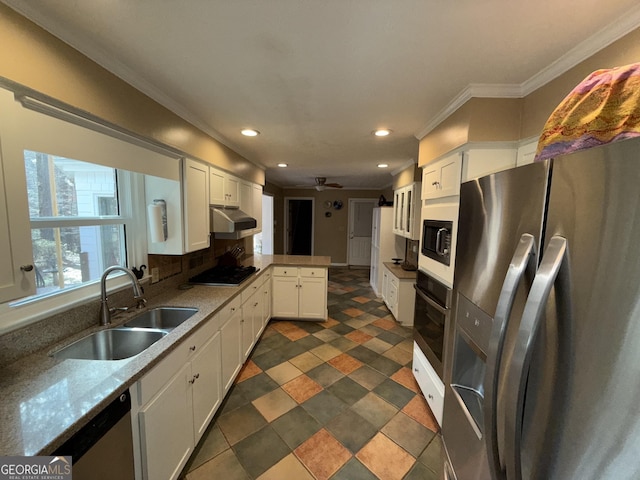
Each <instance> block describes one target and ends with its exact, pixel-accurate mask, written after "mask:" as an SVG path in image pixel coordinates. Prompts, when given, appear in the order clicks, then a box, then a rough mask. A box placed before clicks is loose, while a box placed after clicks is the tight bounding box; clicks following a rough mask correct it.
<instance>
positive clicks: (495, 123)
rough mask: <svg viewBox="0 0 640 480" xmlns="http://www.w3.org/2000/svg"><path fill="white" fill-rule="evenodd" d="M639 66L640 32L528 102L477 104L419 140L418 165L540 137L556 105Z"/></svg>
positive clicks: (487, 101) (488, 100)
mask: <svg viewBox="0 0 640 480" xmlns="http://www.w3.org/2000/svg"><path fill="white" fill-rule="evenodd" d="M638 61H640V28H639V29H636V30H635V31H633V32H631V33H629V34H628V35H626V36H624V37H623V38H621V39H620V40H618V41H616V42H614V43H612V44H611V45H609V46H608V47H606V48H603V49H602V50H601V51H600V52H598V53H596V54H595V55H593V56H591V57H589V58H588V59H586V60H584V61H583V62H581V63H579V64H578V65H576V66H575V67H573V68H571V69H570V70H568V71H567V72H566V73H564V74H563V75H561V76H559V77H558V78H556V79H554V80H552V81H551V82H549V83H548V84H546V85H544V86H542V87H540V88H539V89H537V90H536V91H534V92H532V93H530V94H529V95H527V96H526V97H524V98H519V99H507V98H472V99H470V100H469V101H467V102H466V103H465V104H464V105H462V106H461V107H460V108H459V109H458V110H456V111H455V112H454V113H453V114H451V115H450V116H449V117H448V118H446V119H445V120H444V121H443V122H442V123H440V124H439V125H438V126H437V127H436V128H434V129H433V130H432V131H431V132H429V133H428V134H427V135H425V136H424V137H423V138H422V139H421V140H420V146H419V153H418V164H419V166H424V165H425V164H427V163H429V162H431V161H433V160H435V159H437V158H438V157H441V156H442V155H444V154H446V153H447V152H450V151H451V150H454V149H455V148H458V147H460V146H461V145H464V144H465V143H468V142H488V141H513V140H520V139H525V138H529V137H534V136H537V135H540V133H541V131H542V128H543V127H544V123H545V122H546V120H547V118H548V117H549V115H550V114H551V113H552V112H553V110H554V109H555V107H556V105H558V103H560V101H562V99H563V98H564V97H565V96H566V95H567V94H568V93H569V92H570V91H571V90H572V89H573V87H575V86H576V85H577V84H578V83H580V82H581V81H582V80H583V79H584V78H585V77H586V76H587V75H589V74H590V73H591V72H593V71H595V70H598V69H601V68H611V67H615V66H621V65H626V64H629V63H634V62H638Z"/></svg>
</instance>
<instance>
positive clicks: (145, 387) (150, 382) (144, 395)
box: [137, 344, 189, 406]
mask: <svg viewBox="0 0 640 480" xmlns="http://www.w3.org/2000/svg"><path fill="white" fill-rule="evenodd" d="M183 346H184V344H182V345H179V346H178V348H176V349H175V350H174V351H173V352H171V353H170V354H169V355H167V356H166V357H165V358H164V359H162V361H161V362H160V363H158V364H157V365H156V366H155V367H153V369H152V370H151V371H150V372H149V373H147V374H146V375H145V376H144V377H142V378H141V379H140V381H139V382H138V383H137V386H138V398H139V399H140V405H141V406H142V405H146V404H147V403H148V402H149V401H150V400H151V399H152V398H153V397H154V396H155V394H156V393H158V392H159V391H160V389H161V388H162V387H164V385H166V384H167V382H168V381H169V380H170V379H171V377H173V376H174V375H175V374H176V372H178V371H179V370H180V369H181V368H182V367H183V366H184V364H185V363H186V362H187V359H188V357H189V352H188V349H186V348H181V347H183Z"/></svg>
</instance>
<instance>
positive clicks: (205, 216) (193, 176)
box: [183, 158, 210, 252]
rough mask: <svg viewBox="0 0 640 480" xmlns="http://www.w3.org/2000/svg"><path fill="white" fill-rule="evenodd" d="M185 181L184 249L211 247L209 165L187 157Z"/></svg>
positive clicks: (192, 249) (187, 250) (186, 250)
mask: <svg viewBox="0 0 640 480" xmlns="http://www.w3.org/2000/svg"><path fill="white" fill-rule="evenodd" d="M183 174H184V177H183V182H184V198H185V201H184V207H185V208H184V224H185V236H184V247H185V248H184V250H185V252H193V251H196V250H202V249H203V248H208V247H209V236H210V233H209V230H210V228H209V166H208V165H206V164H204V163H200V162H196V161H195V160H191V159H189V158H186V159H185V160H184V163H183Z"/></svg>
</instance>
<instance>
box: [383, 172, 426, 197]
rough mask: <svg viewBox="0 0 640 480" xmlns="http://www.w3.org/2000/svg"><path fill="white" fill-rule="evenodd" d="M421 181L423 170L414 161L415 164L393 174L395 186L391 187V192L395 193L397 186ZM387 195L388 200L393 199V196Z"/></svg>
mask: <svg viewBox="0 0 640 480" xmlns="http://www.w3.org/2000/svg"><path fill="white" fill-rule="evenodd" d="M420 181H422V171H421V170H420V169H419V168H418V164H417V163H414V164H413V165H409V166H408V167H407V168H405V169H404V170H402V171H401V172H399V173H397V174H396V175H394V176H393V187H392V189H391V193H393V190H395V189H397V188H400V187H404V186H406V185H409V184H411V183H413V182H420ZM385 197H386V198H387V199H388V200H391V198H389V197H387V196H386V195H385Z"/></svg>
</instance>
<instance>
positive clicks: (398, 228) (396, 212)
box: [392, 190, 402, 235]
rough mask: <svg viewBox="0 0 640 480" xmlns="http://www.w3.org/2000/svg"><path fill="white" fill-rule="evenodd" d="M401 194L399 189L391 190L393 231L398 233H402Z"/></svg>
mask: <svg viewBox="0 0 640 480" xmlns="http://www.w3.org/2000/svg"><path fill="white" fill-rule="evenodd" d="M400 202H401V195H400V190H395V191H394V192H393V229H392V231H393V233H395V234H396V235H400V234H401V233H402V223H401V222H402V213H401V205H400Z"/></svg>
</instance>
